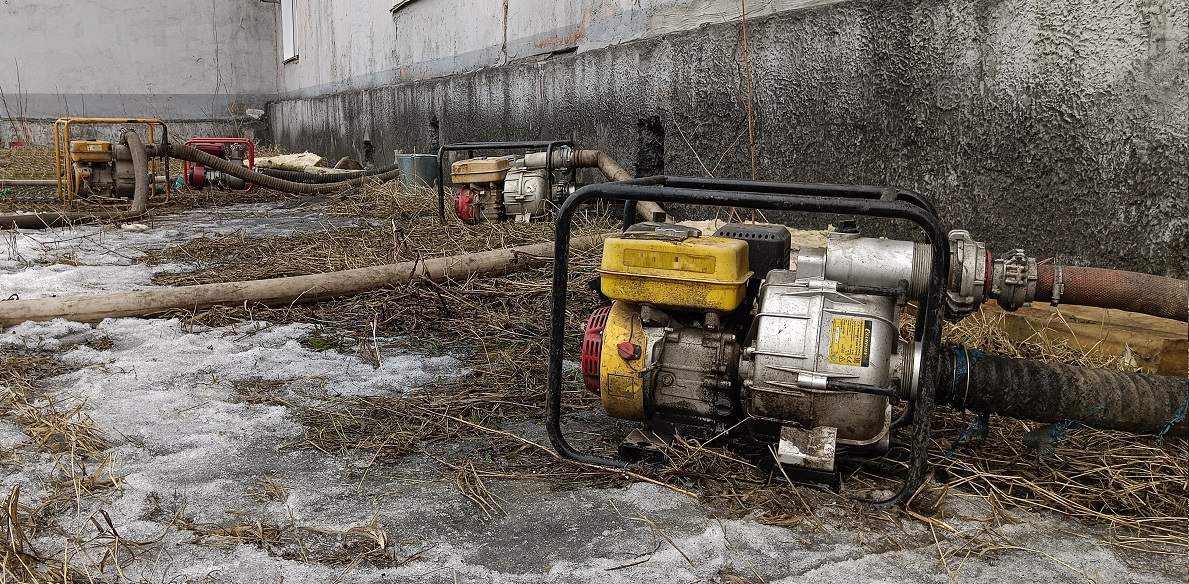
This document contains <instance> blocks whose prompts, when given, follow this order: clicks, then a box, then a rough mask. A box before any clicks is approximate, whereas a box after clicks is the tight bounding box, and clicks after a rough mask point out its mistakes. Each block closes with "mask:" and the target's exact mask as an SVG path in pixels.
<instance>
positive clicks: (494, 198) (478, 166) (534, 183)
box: [439, 142, 574, 224]
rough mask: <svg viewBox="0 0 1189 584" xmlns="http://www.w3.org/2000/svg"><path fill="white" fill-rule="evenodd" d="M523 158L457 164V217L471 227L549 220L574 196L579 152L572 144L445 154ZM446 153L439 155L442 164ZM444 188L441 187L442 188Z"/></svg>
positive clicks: (482, 146)
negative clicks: (482, 153)
mask: <svg viewBox="0 0 1189 584" xmlns="http://www.w3.org/2000/svg"><path fill="white" fill-rule="evenodd" d="M516 147H523V148H526V149H528V150H529V151H527V152H525V153H524V154H522V155H508V156H481V157H471V158H467V159H464V160H458V161H455V162H454V163H452V164H451V165H450V179H451V181H452V182H453V183H454V184H455V185H458V186H459V189H458V191H457V192H456V193H455V194H454V213H455V214H456V215H457V216H458V218H459V219H462V220H463V222H465V223H471V224H475V223H481V222H492V223H494V222H500V221H515V222H520V223H524V222H529V221H539V220H542V219H545V218H546V217H547V216H548V214H549V209H550V207H551V206H555V205H556V204H557V203H558V202H559V201H561V200H562V199H564V198H565V197H566V196H568V195H569V194H570V193H571V192H573V190H574V189H573V182H574V179H573V175H574V165H573V164H572V163H571V156H572V153H573V149H572V148H571V146H570V145H569V142H525V143H507V142H487V143H478V144H461V145H459V144H455V145H450V146H447V147H444V148H443V152H444V151H451V150H460V149H465V150H468V151H470V152H471V154H474V152H475V151H478V150H508V149H513V148H516ZM440 157H441V153H439V159H440ZM439 188H441V187H439Z"/></svg>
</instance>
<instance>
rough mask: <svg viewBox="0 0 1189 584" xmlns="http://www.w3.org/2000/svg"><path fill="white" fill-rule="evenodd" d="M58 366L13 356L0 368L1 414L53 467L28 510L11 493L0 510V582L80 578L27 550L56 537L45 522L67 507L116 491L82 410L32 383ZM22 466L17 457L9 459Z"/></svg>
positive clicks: (99, 439)
mask: <svg viewBox="0 0 1189 584" xmlns="http://www.w3.org/2000/svg"><path fill="white" fill-rule="evenodd" d="M63 371H64V367H63V366H62V365H61V364H59V363H58V362H57V361H56V360H54V359H53V358H52V357H47V356H41V355H37V354H36V353H35V352H30V354H17V355H9V356H5V357H3V360H2V361H0V385H2V386H3V390H2V391H0V415H2V416H4V417H6V418H9V419H11V420H13V421H14V422H16V423H17V424H19V425H20V426H21V429H22V431H23V432H24V433H25V434H26V435H27V436H28V437H29V439H30V442H31V448H33V449H34V450H36V451H41V452H46V453H48V454H50V455H51V456H52V457H53V459H54V464H55V467H54V469H53V472H52V473H51V474H50V476H48V477H46V479H47V483H48V484H47V489H46V492H45V493H44V494H43V495H42V496H41V497H40V498H38V499H37V500H36V501H35V502H33V503H25V502H22V501H21V494H22V493H21V489H20V486H19V485H17V486H14V487H13V488H12V489H11V490H10V491H9V492H8V494H7V496H6V497H5V499H4V501H3V508H2V509H0V582H8V581H13V582H29V583H39V582H63V581H73V580H74V579H75V578H76V577H80V574H81V572H80V571H78V570H76V568H74V567H73V566H71V564H70V561H69V560H68V559H67V558H63V557H60V556H57V555H54V556H46V555H43V553H42V552H41V551H39V550H37V549H35V547H34V546H33V545H32V543H31V540H32V538H33V537H34V536H35V535H38V534H41V533H44V532H46V531H51V532H52V531H54V530H56V529H57V527H55V526H53V524H52V522H51V521H50V520H51V517H52V516H53V515H54V514H56V513H59V512H62V511H64V510H67V509H69V508H71V507H74V506H78V508H81V506H82V504H83V501H91V500H94V499H95V498H96V497H100V496H102V494H103V493H104V492H106V491H110V490H112V489H117V488H118V487H119V480H120V479H119V477H118V476H116V475H115V474H114V469H113V464H112V459H111V457H110V455H109V454H108V453H107V452H106V451H107V450H108V448H109V447H110V445H111V443H110V441H109V439H108V438H107V437H106V436H105V435H104V433H103V432H102V431H100V430H99V429H98V428H97V427H96V426H95V424H94V422H93V421H92V420H91V418H90V417H89V416H88V415H87V414H86V413H85V411H84V407H83V406H84V404H74V405H66V404H61V403H59V402H57V401H56V400H54V399H53V398H52V397H50V396H48V395H45V394H44V393H43V392H41V391H39V390H38V388H37V387H36V382H37V381H38V380H39V379H41V378H43V377H46V376H49V375H54V374H58V373H61V372H63ZM10 456H11V458H12V460H13V462H14V464H20V462H21V460H20V457H19V455H18V454H17V453H15V452H13V453H11V454H10ZM2 462H3V461H0V463H2Z"/></svg>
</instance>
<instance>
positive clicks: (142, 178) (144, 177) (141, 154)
mask: <svg viewBox="0 0 1189 584" xmlns="http://www.w3.org/2000/svg"><path fill="white" fill-rule="evenodd" d="M120 142H121V143H123V144H127V145H128V150H129V152H130V153H131V155H132V168H133V172H135V176H136V183H135V188H134V189H133V191H132V208H131V209H129V210H127V211H95V212H59V211H55V212H50V213H22V214H18V215H0V229H48V228H51V227H62V226H65V225H77V224H81V223H95V222H99V221H129V220H132V219H138V218H140V217H142V216H144V214H145V213H146V212H147V211H148V208H149V157H148V154H147V153H146V150H145V146H144V142H142V141H141V139H140V135H139V134H137V133H136V132H132V131H127V132H124V133H122V134H121V135H120Z"/></svg>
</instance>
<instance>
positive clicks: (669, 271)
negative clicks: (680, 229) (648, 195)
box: [599, 233, 751, 312]
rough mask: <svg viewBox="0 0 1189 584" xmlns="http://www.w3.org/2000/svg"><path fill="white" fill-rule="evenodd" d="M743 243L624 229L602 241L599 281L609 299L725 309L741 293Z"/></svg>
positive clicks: (743, 284) (732, 306)
mask: <svg viewBox="0 0 1189 584" xmlns="http://www.w3.org/2000/svg"><path fill="white" fill-rule="evenodd" d="M750 277H751V272H750V271H748V269H747V242H746V241H743V240H741V239H730V238H726V237H700V236H699V237H688V238H685V239H678V238H660V237H655V236H650V235H644V236H641V235H636V234H631V233H627V234H624V235H621V236H616V237H610V238H608V239H607V241H606V243H604V244H603V263H602V266H601V267H600V268H599V281H600V282H601V287H602V290H603V294H605V295H606V296H607V297H608V298H611V299H613V300H625V301H628V302H639V303H646V304H655V305H657V306H662V307H669V308H680V309H694V310H718V311H722V312H730V311H732V310H735V309H736V308H738V307H739V304H740V303H742V302H743V298H744V296H746V293H747V279H748V278H750Z"/></svg>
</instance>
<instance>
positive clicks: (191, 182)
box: [182, 161, 206, 189]
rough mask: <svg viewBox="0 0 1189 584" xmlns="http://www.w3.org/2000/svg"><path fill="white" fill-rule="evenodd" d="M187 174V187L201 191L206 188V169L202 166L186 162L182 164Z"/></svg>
mask: <svg viewBox="0 0 1189 584" xmlns="http://www.w3.org/2000/svg"><path fill="white" fill-rule="evenodd" d="M182 166H183V167H185V168H184V170H185V172H186V186H188V187H190V188H192V189H201V188H202V187H204V186H206V167H205V166H203V165H201V164H195V163H193V162H186V161H184V162H183V164H182Z"/></svg>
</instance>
